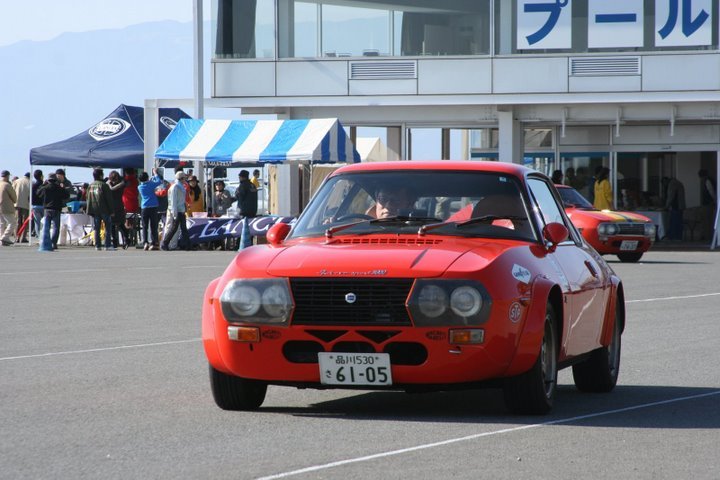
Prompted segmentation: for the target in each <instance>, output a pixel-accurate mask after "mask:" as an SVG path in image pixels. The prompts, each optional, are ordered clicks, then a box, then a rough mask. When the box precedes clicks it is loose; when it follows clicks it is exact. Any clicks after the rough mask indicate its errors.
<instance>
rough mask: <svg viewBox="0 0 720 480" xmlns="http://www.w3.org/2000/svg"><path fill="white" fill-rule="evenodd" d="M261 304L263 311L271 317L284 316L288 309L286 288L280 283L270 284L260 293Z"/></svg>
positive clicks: (288, 302) (288, 301) (288, 300)
mask: <svg viewBox="0 0 720 480" xmlns="http://www.w3.org/2000/svg"><path fill="white" fill-rule="evenodd" d="M262 305H263V308H264V309H265V312H267V314H268V315H269V316H271V317H285V315H287V314H288V312H289V311H290V299H289V298H288V296H287V288H283V287H282V286H281V285H277V284H275V285H270V286H269V287H268V288H266V289H265V291H264V292H263V293H262Z"/></svg>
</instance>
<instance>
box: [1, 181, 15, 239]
mask: <svg viewBox="0 0 720 480" xmlns="http://www.w3.org/2000/svg"><path fill="white" fill-rule="evenodd" d="M15 202H17V194H16V193H15V189H14V188H13V187H12V185H11V184H10V172H8V171H7V170H3V171H2V172H0V242H2V245H3V246H4V247H8V246H10V245H12V244H13V243H15V242H13V241H12V238H13V235H15V229H16V228H17V218H16V217H15Z"/></svg>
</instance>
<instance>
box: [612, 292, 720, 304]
mask: <svg viewBox="0 0 720 480" xmlns="http://www.w3.org/2000/svg"><path fill="white" fill-rule="evenodd" d="M718 295H720V293H703V294H699V295H683V296H681V297H658V298H646V299H644V300H625V303H642V302H659V301H662V300H684V299H686V298H703V297H716V296H718Z"/></svg>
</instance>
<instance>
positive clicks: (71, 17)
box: [0, 0, 210, 46]
mask: <svg viewBox="0 0 720 480" xmlns="http://www.w3.org/2000/svg"><path fill="white" fill-rule="evenodd" d="M203 4H204V11H205V12H206V13H205V19H206V20H207V19H208V18H209V8H210V0H204V2H203ZM192 16H193V0H22V1H10V0H4V1H3V2H2V15H0V46H3V45H10V44H13V43H15V42H19V41H22V40H36V41H38V40H50V39H52V38H55V37H57V36H58V35H61V34H62V33H64V32H86V31H91V30H103V29H109V28H123V27H127V26H130V25H135V24H138V23H144V22H153V21H160V20H175V21H179V22H189V21H191V20H192Z"/></svg>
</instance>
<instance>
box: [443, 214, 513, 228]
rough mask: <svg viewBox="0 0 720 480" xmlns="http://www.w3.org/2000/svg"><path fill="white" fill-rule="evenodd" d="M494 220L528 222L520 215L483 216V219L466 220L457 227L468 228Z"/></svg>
mask: <svg viewBox="0 0 720 480" xmlns="http://www.w3.org/2000/svg"><path fill="white" fill-rule="evenodd" d="M494 220H518V221H522V220H525V221H527V217H521V216H519V215H483V216H482V217H475V218H471V219H470V220H465V221H464V222H460V223H458V224H457V225H456V226H457V228H462V227H466V226H468V225H475V224H477V223H483V222H492V221H494Z"/></svg>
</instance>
